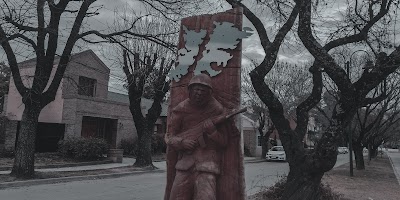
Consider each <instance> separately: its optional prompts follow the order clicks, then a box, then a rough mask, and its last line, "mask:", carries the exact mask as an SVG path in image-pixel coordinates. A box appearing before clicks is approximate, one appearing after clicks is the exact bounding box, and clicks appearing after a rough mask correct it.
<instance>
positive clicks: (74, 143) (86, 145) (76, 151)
mask: <svg viewBox="0 0 400 200" xmlns="http://www.w3.org/2000/svg"><path fill="white" fill-rule="evenodd" d="M107 151H108V144H107V141H106V140H104V139H101V138H69V139H66V140H61V141H60V142H59V143H58V152H59V153H60V154H61V155H64V156H66V157H72V158H77V159H88V160H93V159H97V158H101V157H103V154H106V153H107Z"/></svg>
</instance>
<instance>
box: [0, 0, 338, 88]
mask: <svg viewBox="0 0 400 200" xmlns="http://www.w3.org/2000/svg"><path fill="white" fill-rule="evenodd" d="M14 1H20V0H14ZM341 1H344V0H337V1H336V3H333V4H331V5H330V6H329V7H326V8H325V10H324V12H323V14H322V15H321V16H320V21H321V23H320V24H319V26H318V28H317V29H316V30H317V31H319V33H321V34H319V35H318V38H319V39H320V40H321V41H322V43H324V41H323V40H324V39H326V37H325V35H324V34H323V32H324V30H326V29H328V28H329V27H330V26H332V25H333V24H334V23H336V22H337V20H338V19H341V17H342V15H343V12H344V11H345V10H346V6H345V5H344V4H343V3H340V2H341ZM243 2H247V1H243ZM78 6H79V4H77V3H71V8H78ZM92 7H94V8H99V7H101V8H100V10H99V13H100V14H99V15H97V16H94V17H91V18H90V19H88V20H87V21H86V24H85V26H84V27H85V28H84V30H89V29H95V30H100V31H102V32H107V31H109V30H107V28H108V26H110V25H112V24H113V22H114V19H115V11H116V10H121V9H122V8H127V7H133V8H135V10H136V11H137V13H136V14H137V15H140V12H143V10H144V7H143V6H142V5H141V3H139V2H138V1H134V0H98V1H97V2H95V3H94V4H93V5H92ZM229 8H230V6H228V5H225V6H224V7H218V9H229ZM196 14H201V12H198V13H196ZM274 21H275V20H274V18H273V17H272V16H268V15H263V22H264V25H265V27H266V28H267V31H268V32H270V35H269V36H270V37H271V35H272V36H274V33H273V32H274V31H276V30H277V29H276V27H275V26H274ZM322 21H323V23H322ZM71 23H72V21H71V18H68V17H65V18H64V20H63V21H62V22H61V26H60V27H68V26H70V25H71ZM317 23H318V22H317ZM244 26H249V27H252V26H251V24H250V23H249V22H248V20H246V19H245V20H244ZM293 34H294V33H289V34H288V36H287V37H286V41H285V45H284V46H282V48H281V49H280V52H279V56H278V58H279V59H280V60H285V61H288V62H293V63H301V62H306V61H309V60H311V57H310V54H309V53H308V52H307V51H306V50H305V49H304V48H303V47H302V45H299V41H298V40H297V39H296V37H295V36H294V35H293ZM61 35H62V36H63V35H67V34H61ZM62 36H61V37H60V47H59V48H58V52H59V53H60V52H61V51H62V48H63V45H62V43H63V41H65V37H62ZM270 39H271V38H270ZM15 49H16V52H17V55H18V61H23V60H25V59H29V58H32V57H34V54H33V53H32V50H27V48H26V47H24V46H17V47H16V48H15ZM86 49H92V50H93V51H94V52H95V53H96V54H97V55H98V56H99V57H100V58H101V59H102V60H103V62H104V63H106V65H107V66H108V67H109V68H110V69H111V79H110V84H109V87H110V88H109V89H110V90H111V91H115V92H120V93H121V92H125V90H124V89H123V88H122V84H123V83H124V82H123V79H124V74H123V73H122V70H121V66H119V65H117V64H116V63H115V59H113V58H112V56H109V54H108V53H107V50H110V48H108V47H107V45H102V46H99V45H93V44H87V43H82V42H79V43H78V44H77V46H76V48H75V49H74V53H77V52H80V51H83V50H86ZM111 51H112V50H111ZM243 54H244V55H243V56H242V58H243V61H242V63H243V66H247V65H248V63H249V60H248V58H250V59H255V60H262V59H263V56H264V52H263V50H262V49H261V47H260V42H259V40H258V35H257V33H256V32H255V34H254V35H253V36H251V37H249V38H247V39H244V40H243ZM5 60H6V57H5V56H4V52H3V49H2V48H0V61H5Z"/></svg>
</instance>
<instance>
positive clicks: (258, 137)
mask: <svg viewBox="0 0 400 200" xmlns="http://www.w3.org/2000/svg"><path fill="white" fill-rule="evenodd" d="M257 146H259V147H260V146H261V135H259V136H257Z"/></svg>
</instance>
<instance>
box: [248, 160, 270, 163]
mask: <svg viewBox="0 0 400 200" xmlns="http://www.w3.org/2000/svg"><path fill="white" fill-rule="evenodd" d="M243 162H244V163H260V162H268V161H267V160H265V159H252V160H244V161H243Z"/></svg>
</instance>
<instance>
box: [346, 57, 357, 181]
mask: <svg viewBox="0 0 400 200" xmlns="http://www.w3.org/2000/svg"><path fill="white" fill-rule="evenodd" d="M354 53H355V52H353V54H354ZM353 54H351V55H353ZM350 60H351V56H350ZM346 71H347V76H349V79H350V61H347V62H346ZM347 132H348V135H349V158H350V176H353V134H352V132H351V131H349V130H347Z"/></svg>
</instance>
